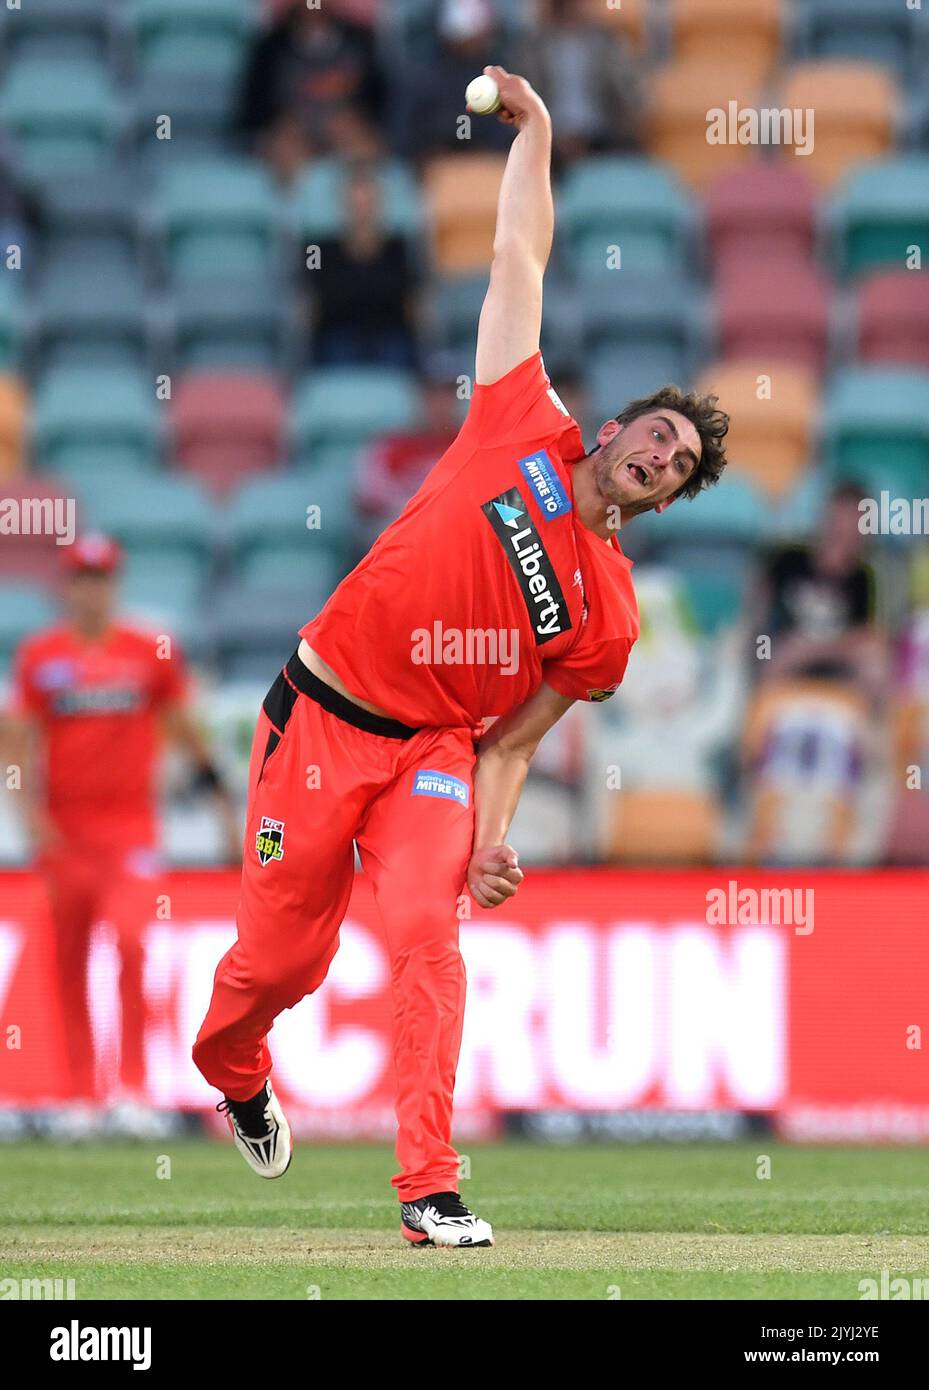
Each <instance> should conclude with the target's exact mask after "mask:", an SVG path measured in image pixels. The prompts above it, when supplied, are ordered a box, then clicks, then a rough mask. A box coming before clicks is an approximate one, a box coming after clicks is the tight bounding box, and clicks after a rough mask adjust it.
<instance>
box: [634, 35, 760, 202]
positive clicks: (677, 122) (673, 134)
mask: <svg viewBox="0 0 929 1390" xmlns="http://www.w3.org/2000/svg"><path fill="white" fill-rule="evenodd" d="M647 90H648V116H647V137H646V145H647V148H648V151H649V153H650V154H651V155H652V157H653V158H654V159H659V160H662V161H664V162H665V163H666V164H670V165H671V167H672V169H673V170H674V171H675V173H676V174H677V175H678V177H679V178H680V179H682V180H683V182H684V183H685V184H687V185H688V186H689V187H690V188H692V189H696V190H698V191H702V190H703V189H704V188H705V187H706V186H707V185H708V184H709V183H710V182H711V180H713V179H715V178H717V177H718V176H719V174H720V173H722V172H724V171H725V170H728V169H732V168H743V167H744V166H745V165H747V164H750V163H751V162H752V161H753V160H754V159H755V158H756V154H755V150H754V148H753V147H752V146H751V145H747V144H746V145H742V144H739V143H738V138H737V131H732V132H730V131H729V129H728V126H727V127H726V129H725V134H726V141H725V142H724V143H723V142H719V143H712V144H711V143H710V142H709V141H708V139H707V136H708V134H709V132H710V128H711V127H710V122H709V113H710V112H714V113H715V112H722V113H723V114H724V115H725V117H726V120H727V121H728V112H729V111H730V109H731V108H730V103H731V102H735V103H736V107H737V109H738V110H740V111H741V110H745V109H746V108H750V109H752V110H757V109H758V108H759V107H760V105H761V91H760V89H759V87H758V85H757V83H755V82H753V81H751V80H750V79H748V78H746V76H745V75H744V74H742V73H739V72H734V73H733V72H732V71H731V70H730V69H728V68H727V67H726V65H725V62H722V63H720V62H713V63H687V62H682V63H671V64H669V65H668V66H666V67H662V68H659V69H657V70H656V71H655V72H654V73H652V74H651V75H650V77H649V80H648V84H647ZM715 121H716V117H715V116H714V122H715ZM713 128H714V129H715V128H716V126H715V124H714V127H713Z"/></svg>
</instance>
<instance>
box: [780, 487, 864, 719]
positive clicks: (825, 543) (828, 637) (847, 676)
mask: <svg viewBox="0 0 929 1390" xmlns="http://www.w3.org/2000/svg"><path fill="white" fill-rule="evenodd" d="M860 500H861V492H860V490H859V489H858V488H857V487H855V486H854V485H853V484H843V485H842V486H840V487H838V488H836V489H835V491H834V492H833V493H832V495H831V497H830V498H829V500H828V502H827V504H826V508H825V514H824V516H823V520H822V523H821V527H820V533H819V536H818V537H817V539H816V541H815V542H814V543H813V544H812V545H788V546H784V547H782V548H781V549H779V550H777V551H775V553H774V554H773V555H772V556H771V558H770V560H769V561H768V564H767V567H766V569H765V572H764V574H763V575H762V580H761V587H760V594H759V598H758V606H757V610H756V619H755V621H756V624H757V626H755V627H754V628H753V632H754V633H756V634H767V635H768V636H769V637H770V638H771V659H770V660H769V661H763V662H761V663H760V667H761V676H762V679H764V680H766V681H779V680H785V679H790V678H796V677H808V678H811V679H814V680H832V681H850V682H852V684H853V685H855V686H856V687H857V688H858V689H859V690H860V691H861V692H862V693H863V694H865V695H866V696H867V697H868V699H869V700H870V701H871V702H872V703H873V704H879V703H880V702H881V701H882V700H883V698H884V696H885V694H886V690H887V680H888V643H887V636H886V634H885V633H883V632H881V631H880V630H879V629H878V627H877V626H876V624H875V599H874V571H873V570H872V568H871V566H870V565H869V564H868V563H867V561H866V560H865V559H864V555H863V552H864V550H865V547H866V545H867V540H866V538H865V536H863V534H862V532H861V531H860V529H859V521H860V512H859V505H858V504H859V501H860Z"/></svg>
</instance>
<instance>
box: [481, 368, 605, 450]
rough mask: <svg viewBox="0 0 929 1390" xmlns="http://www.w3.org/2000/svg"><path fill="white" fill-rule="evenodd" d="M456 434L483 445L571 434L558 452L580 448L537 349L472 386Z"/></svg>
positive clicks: (580, 438) (575, 427) (574, 425)
mask: <svg viewBox="0 0 929 1390" xmlns="http://www.w3.org/2000/svg"><path fill="white" fill-rule="evenodd" d="M462 433H463V434H464V433H467V434H470V435H471V436H473V438H474V440H475V442H476V443H478V444H482V443H486V444H488V445H496V444H507V443H510V442H515V441H518V442H520V443H523V442H528V441H529V440H532V439H542V440H552V441H555V440H559V439H561V436H563V435H571V438H570V439H566V440H565V441H564V444H563V447H562V448H561V454H562V457H564V458H578V457H579V456H580V455H581V454H583V452H584V441H583V436H582V435H581V431H580V427H579V425H578V423H577V421H576V420H575V419H574V417H573V416H572V415H571V414H570V413H569V411H568V409H567V407H566V406H565V405H564V403H563V402H562V400H561V398H560V397H559V396H558V394H557V392H556V391H555V389H554V387H553V386H552V383H551V379H550V378H549V375H548V373H547V372H546V370H545V363H544V361H543V360H542V353H541V350H537V351H536V352H534V353H533V355H532V356H531V357H527V358H526V360H525V361H524V362H520V363H519V364H518V366H516V367H512V368H511V369H510V371H508V372H507V373H506V375H505V376H502V377H500V378H499V379H498V380H497V381H494V382H491V383H490V384H489V385H480V384H476V385H475V387H474V389H473V391H472V393H471V406H470V409H469V410H468V415H467V419H466V420H465V423H464V425H463V427H462Z"/></svg>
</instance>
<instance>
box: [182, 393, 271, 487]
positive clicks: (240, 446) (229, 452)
mask: <svg viewBox="0 0 929 1390" xmlns="http://www.w3.org/2000/svg"><path fill="white" fill-rule="evenodd" d="M173 426H174V453H175V459H176V462H177V465H178V467H180V468H183V469H185V470H187V471H189V472H192V473H196V474H197V475H198V477H199V478H200V479H201V481H202V482H203V483H204V485H205V486H207V487H209V488H210V489H211V490H212V491H213V492H216V493H220V494H221V493H225V492H228V491H230V490H232V489H233V488H234V487H236V486H237V485H238V484H239V483H240V482H242V480H243V479H244V478H246V477H248V476H250V475H251V474H253V473H261V472H266V471H267V470H268V469H271V468H275V467H276V466H277V464H278V463H279V462H280V457H281V451H282V441H283V429H284V400H283V396H282V393H281V389H280V386H279V385H278V383H277V382H276V381H275V380H273V379H271V378H268V377H261V376H252V375H246V374H245V373H235V372H228V373H225V372H224V373H219V372H197V373H193V374H191V375H189V376H186V377H185V378H184V379H183V381H182V382H181V384H180V386H179V387H178V390H177V394H176V396H175V399H174V412H173Z"/></svg>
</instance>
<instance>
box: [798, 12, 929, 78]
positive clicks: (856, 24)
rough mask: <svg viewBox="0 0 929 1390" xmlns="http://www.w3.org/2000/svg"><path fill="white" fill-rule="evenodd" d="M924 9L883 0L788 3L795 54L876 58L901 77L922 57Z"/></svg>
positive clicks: (911, 71)
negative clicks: (795, 36) (794, 34)
mask: <svg viewBox="0 0 929 1390" xmlns="http://www.w3.org/2000/svg"><path fill="white" fill-rule="evenodd" d="M925 14H926V12H925V11H924V10H920V9H919V8H917V7H916V6H913V5H912V4H910V5H908V4H906V3H905V2H904V4H902V5H889V4H888V3H887V0H800V3H799V4H796V5H794V7H793V17H794V19H795V22H796V31H797V43H796V47H797V50H798V56H802V57H803V58H804V59H812V60H814V61H816V62H826V61H829V60H831V59H834V58H841V59H853V60H854V59H857V60H860V61H862V62H868V63H881V64H883V65H884V66H885V67H888V68H892V69H893V70H894V71H895V72H896V73H897V75H898V76H899V77H900V78H902V79H907V78H909V77H910V76H913V75H915V74H916V72H917V63H918V61H919V59H920V58H921V59H922V61H923V62H925V58H926V26H925Z"/></svg>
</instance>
